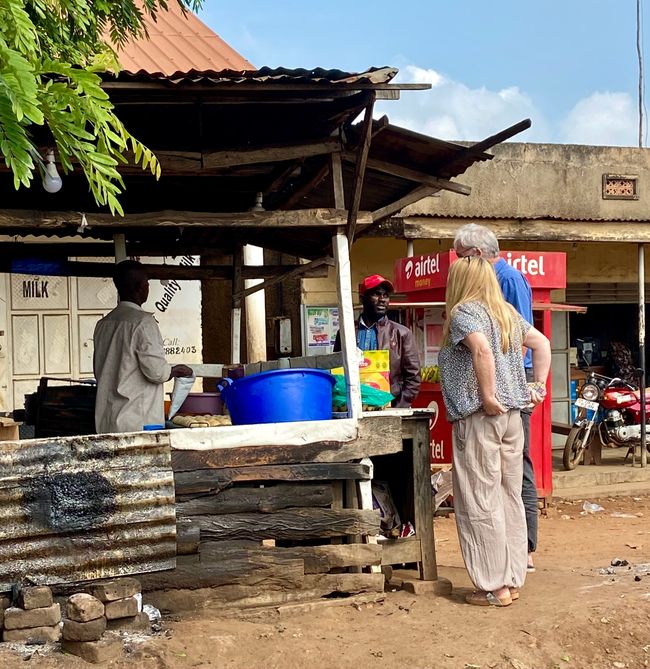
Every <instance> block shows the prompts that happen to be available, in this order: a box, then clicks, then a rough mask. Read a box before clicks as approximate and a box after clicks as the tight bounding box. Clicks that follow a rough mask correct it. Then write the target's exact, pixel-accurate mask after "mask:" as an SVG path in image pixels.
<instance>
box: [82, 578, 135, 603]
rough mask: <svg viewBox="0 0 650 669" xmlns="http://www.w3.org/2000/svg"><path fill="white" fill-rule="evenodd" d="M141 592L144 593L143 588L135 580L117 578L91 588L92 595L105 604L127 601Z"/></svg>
mask: <svg viewBox="0 0 650 669" xmlns="http://www.w3.org/2000/svg"><path fill="white" fill-rule="evenodd" d="M139 592H142V586H141V585H140V581H138V580H137V579H135V578H116V579H113V580H112V581H103V582H101V583H95V584H94V585H92V586H90V594H91V595H94V596H95V597H97V599H99V600H100V601H102V602H104V603H106V602H114V601H115V600H116V599H127V598H128V597H133V595H137V594H138V593H139Z"/></svg>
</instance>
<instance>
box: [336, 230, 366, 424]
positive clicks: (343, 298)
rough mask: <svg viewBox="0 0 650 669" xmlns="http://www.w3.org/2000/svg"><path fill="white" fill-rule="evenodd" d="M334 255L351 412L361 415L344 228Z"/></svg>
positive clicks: (349, 409)
mask: <svg viewBox="0 0 650 669" xmlns="http://www.w3.org/2000/svg"><path fill="white" fill-rule="evenodd" d="M332 246H333V248H334V259H335V261H336V292H337V295H338V304H339V330H340V333H341V351H342V352H343V368H344V369H345V378H346V380H347V385H348V416H349V417H350V418H359V417H360V416H361V386H360V381H359V363H358V361H357V354H356V353H357V337H356V334H355V330H354V311H353V309H352V276H351V272H350V248H349V246H348V239H347V236H346V234H345V230H344V229H343V228H339V232H337V234H336V235H335V236H334V238H333V239H332Z"/></svg>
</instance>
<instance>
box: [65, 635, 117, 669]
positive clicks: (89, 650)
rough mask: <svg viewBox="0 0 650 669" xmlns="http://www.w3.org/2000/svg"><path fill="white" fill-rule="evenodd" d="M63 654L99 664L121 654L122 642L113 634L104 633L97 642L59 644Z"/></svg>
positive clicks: (66, 642)
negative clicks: (69, 654)
mask: <svg viewBox="0 0 650 669" xmlns="http://www.w3.org/2000/svg"><path fill="white" fill-rule="evenodd" d="M61 649H62V650H63V652H64V653H71V654H72V655H76V656H77V657H80V658H82V659H84V660H86V662H91V663H92V664H100V663H101V662H107V661H108V660H114V659H115V658H117V657H119V656H120V655H121V654H122V641H121V640H120V637H119V636H118V635H117V634H115V633H113V632H108V633H106V634H105V635H104V636H103V637H102V638H101V639H100V640H99V641H67V640H65V639H64V641H63V643H62V644H61Z"/></svg>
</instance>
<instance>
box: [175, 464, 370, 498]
mask: <svg viewBox="0 0 650 669" xmlns="http://www.w3.org/2000/svg"><path fill="white" fill-rule="evenodd" d="M369 476H370V472H369V470H368V467H366V466H364V465H360V464H355V463H348V462H345V463H322V464H306V465H270V466H261V467H227V468H224V469H199V470H193V471H184V472H174V484H175V487H176V495H177V496H178V495H191V494H195V493H198V492H210V491H213V490H220V489H224V488H227V487H228V486H230V485H231V484H232V483H237V482H243V481H340V480H345V479H367V478H369Z"/></svg>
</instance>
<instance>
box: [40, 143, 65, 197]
mask: <svg viewBox="0 0 650 669" xmlns="http://www.w3.org/2000/svg"><path fill="white" fill-rule="evenodd" d="M45 161H46V162H45V174H44V175H43V188H44V189H45V190H46V191H47V192H48V193H58V192H59V191H60V190H61V187H62V186H63V181H62V179H61V177H60V176H59V173H58V171H57V169H56V163H55V162H54V151H49V152H48V154H47V156H45Z"/></svg>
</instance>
